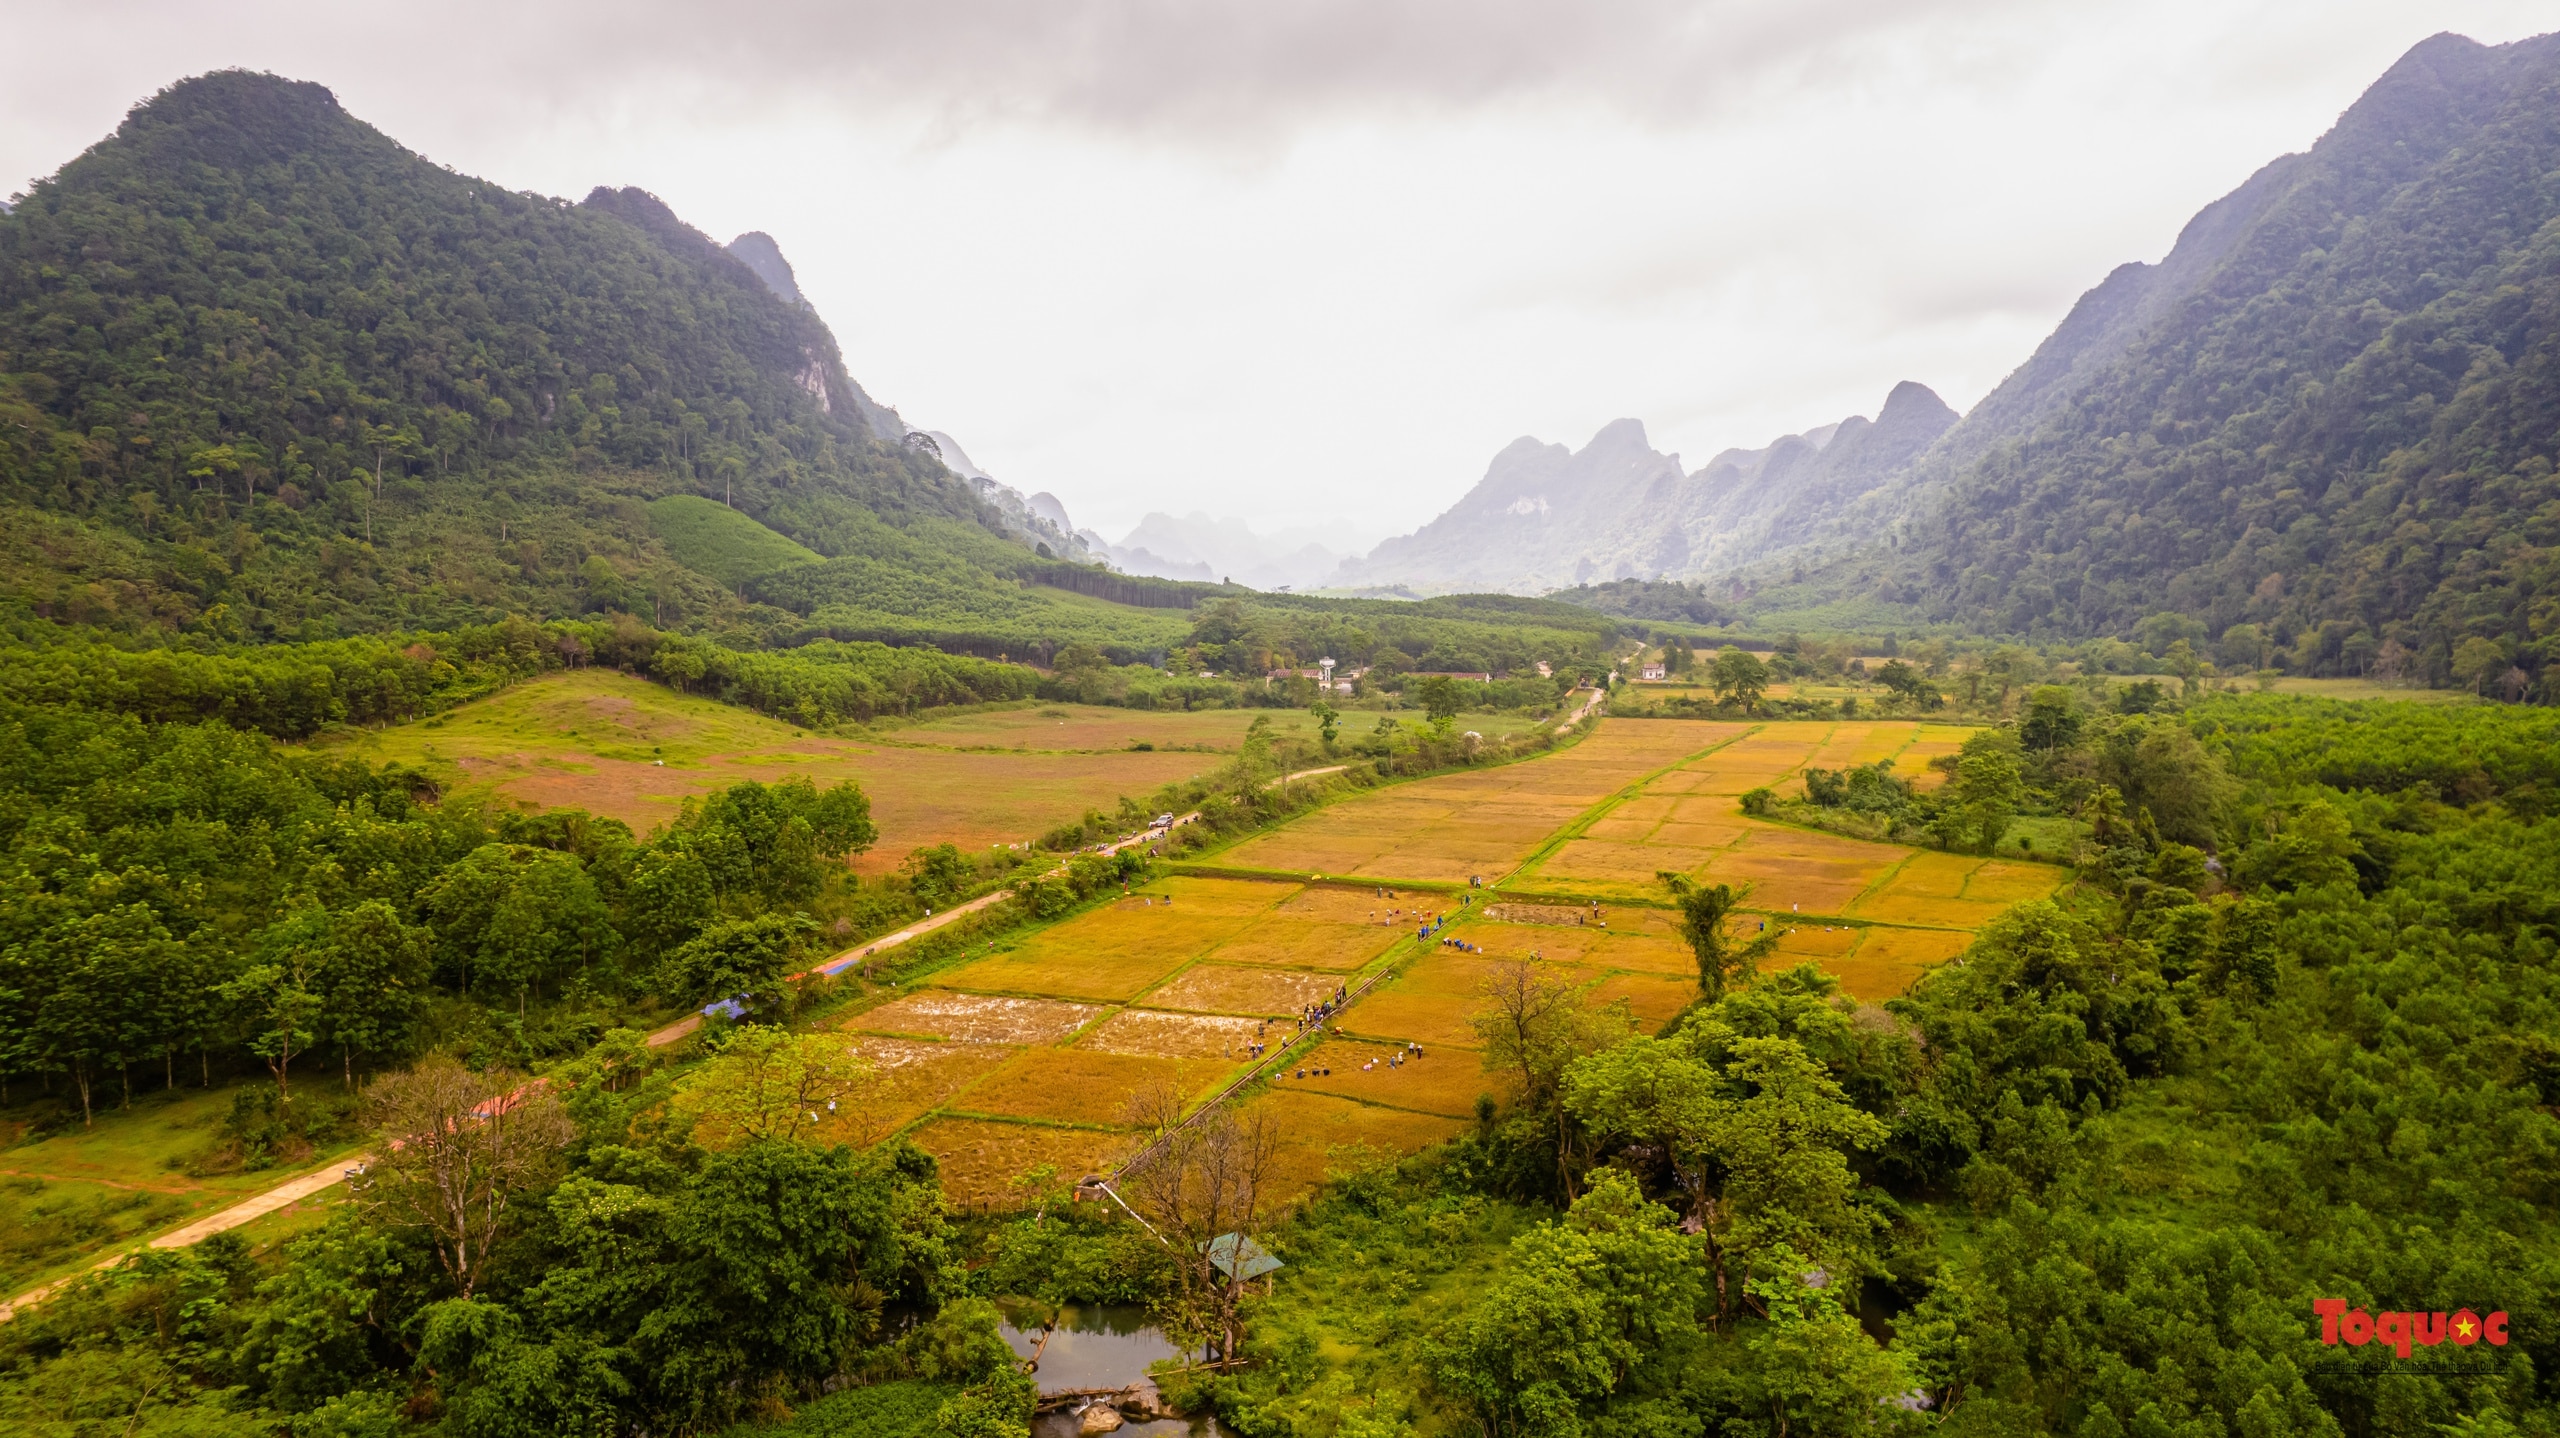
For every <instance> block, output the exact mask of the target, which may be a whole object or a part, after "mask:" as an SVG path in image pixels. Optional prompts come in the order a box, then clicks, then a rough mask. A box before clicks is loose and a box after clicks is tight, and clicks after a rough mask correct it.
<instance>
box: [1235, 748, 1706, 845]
mask: <svg viewBox="0 0 2560 1438" xmlns="http://www.w3.org/2000/svg"><path fill="white" fill-rule="evenodd" d="M1748 727H1749V726H1747V725H1740V724H1731V725H1727V724H1698V723H1692V722H1689V721H1685V720H1671V719H1619V720H1612V721H1610V722H1607V723H1604V724H1602V725H1601V726H1600V728H1599V730H1598V732H1596V733H1594V734H1593V735H1592V736H1591V737H1590V738H1588V739H1585V740H1583V741H1582V742H1581V743H1579V744H1576V745H1574V746H1573V747H1572V748H1569V749H1566V750H1563V751H1562V752H1559V753H1556V754H1553V755H1548V756H1544V757H1541V758H1537V759H1531V760H1527V761H1524V762H1521V763H1517V764H1504V765H1500V766H1497V767H1494V768H1490V769H1480V770H1471V771H1469V772H1466V773H1462V774H1447V775H1442V776H1439V777H1437V778H1431V779H1419V780H1415V781H1413V782H1411V783H1406V784H1396V785H1391V786H1389V787H1387V788H1384V789H1380V790H1377V791H1376V792H1373V793H1369V794H1363V795H1360V796H1358V797H1356V798H1352V799H1346V800H1344V801H1342V802H1341V803H1337V804H1331V805H1328V806H1326V807H1325V808H1322V809H1319V810H1317V811H1315V812H1314V813H1312V814H1309V815H1307V816H1305V817H1304V818H1301V819H1299V820H1297V821H1296V822H1294V823H1290V824H1286V825H1283V826H1282V827H1280V828H1279V829H1276V830H1273V831H1272V832H1270V833H1267V834H1261V835H1257V836H1255V837H1252V838H1249V839H1247V840H1245V841H1244V842H1243V843H1241V844H1238V845H1236V846H1234V847H1233V848H1230V849H1227V850H1225V851H1223V852H1222V853H1220V854H1218V855H1217V862H1218V863H1219V864H1221V865H1223V866H1229V867H1237V868H1247V869H1259V870H1264V871H1268V872H1276V873H1290V874H1328V875H1342V876H1350V877H1354V878H1378V879H1404V880H1413V881H1417V882H1423V883H1464V882H1466V881H1467V880H1468V879H1470V878H1475V877H1481V878H1483V879H1484V880H1485V881H1486V882H1488V883H1491V882H1493V881H1495V880H1496V879H1498V878H1500V877H1501V876H1504V875H1507V874H1509V873H1511V872H1512V871H1514V870H1515V869H1517V868H1518V867H1519V866H1520V864H1521V862H1522V861H1523V860H1525V859H1527V858H1528V857H1529V856H1530V855H1531V854H1532V853H1534V852H1535V851H1536V850H1537V848H1538V846H1539V845H1541V844H1542V843H1544V842H1545V841H1546V839H1547V836H1548V835H1550V834H1553V833H1554V832H1555V831H1556V830H1557V829H1559V828H1562V827H1563V826H1565V825H1567V824H1570V823H1572V822H1573V821H1574V820H1575V819H1576V818H1578V817H1580V816H1581V815H1582V814H1583V813H1584V812H1585V811H1587V810H1589V809H1591V808H1592V807H1593V806H1594V805H1597V804H1599V803H1601V802H1602V801H1603V800H1606V799H1608V798H1609V797H1611V796H1612V795H1614V794H1616V793H1618V792H1619V791H1620V790H1622V789H1624V788H1626V787H1627V786H1628V785H1630V784H1634V783H1638V782H1640V781H1642V780H1643V779H1645V778H1646V777H1648V776H1649V775H1651V774H1653V773H1654V772H1655V771H1657V770H1660V769H1662V768H1665V767H1667V766H1669V765H1672V764H1675V763H1677V762H1679V761H1680V760H1681V759H1682V758H1684V757H1686V756H1687V755H1689V754H1692V753H1694V752H1696V751H1697V749H1698V748H1699V747H1701V746H1702V745H1706V744H1711V743H1715V742H1717V741H1718V740H1719V739H1723V738H1728V737H1731V736H1732V735H1736V734H1740V733H1742V732H1744V731H1745V730H1747V729H1748Z"/></svg>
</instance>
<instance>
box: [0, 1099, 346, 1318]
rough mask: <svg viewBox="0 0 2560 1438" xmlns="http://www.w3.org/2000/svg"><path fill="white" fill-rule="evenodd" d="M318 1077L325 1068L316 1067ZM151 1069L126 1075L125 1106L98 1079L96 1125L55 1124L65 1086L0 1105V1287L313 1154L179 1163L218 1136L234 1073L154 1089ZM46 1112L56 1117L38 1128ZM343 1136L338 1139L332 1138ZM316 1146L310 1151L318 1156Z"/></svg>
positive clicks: (209, 1202)
mask: <svg viewBox="0 0 2560 1438" xmlns="http://www.w3.org/2000/svg"><path fill="white" fill-rule="evenodd" d="M314 1077H315V1078H316V1080H317V1081H319V1082H321V1083H323V1084H324V1085H325V1084H326V1083H327V1082H328V1080H329V1078H330V1077H331V1076H330V1075H328V1074H325V1073H322V1074H318V1075H315V1076H314ZM160 1081H161V1075H160V1073H159V1071H158V1070H157V1069H153V1070H149V1071H138V1072H136V1074H135V1075H134V1086H135V1089H136V1092H135V1094H134V1096H133V1107H131V1108H130V1109H125V1108H118V1107H115V1106H114V1105H115V1103H116V1099H117V1091H116V1089H115V1087H114V1085H113V1083H112V1082H110V1083H109V1084H108V1085H106V1086H104V1087H103V1088H102V1089H101V1090H100V1092H99V1094H98V1100H99V1102H100V1104H101V1107H100V1109H99V1111H98V1114H97V1122H96V1126H95V1127H92V1128H86V1129H84V1128H82V1127H81V1126H80V1119H79V1114H78V1111H77V1109H76V1108H74V1109H73V1110H72V1111H71V1112H70V1115H69V1126H68V1127H60V1126H58V1125H59V1123H60V1116H61V1113H62V1106H63V1102H64V1100H63V1095H61V1094H60V1093H56V1094H54V1095H52V1096H50V1097H47V1096H43V1095H40V1094H37V1093H35V1092H34V1091H32V1090H29V1089H26V1088H23V1087H20V1088H17V1089H15V1090H14V1091H13V1092H12V1094H11V1097H12V1098H13V1099H16V1100H17V1102H15V1103H13V1104H11V1105H10V1106H9V1107H8V1108H6V1109H0V1297H6V1296H8V1295H12V1294H16V1293H18V1292H21V1291H23V1290H25V1289H27V1288H29V1287H32V1286H34V1285H35V1284H37V1283H41V1282H44V1281H47V1280H49V1279H52V1278H55V1277H58V1276H60V1275H62V1274H64V1273H68V1272H71V1271H73V1270H75V1269H77V1268H80V1267H82V1266H84V1265H86V1264H87V1263H89V1262H91V1261H93V1260H94V1259H95V1258H96V1257H98V1256H99V1255H101V1254H103V1253H105V1252H106V1251H107V1250H108V1249H109V1248H111V1247H113V1246H114V1245H116V1244H117V1243H120V1242H122V1241H125V1240H127V1239H133V1238H138V1237H140V1236H142V1235H143V1234H146V1233H154V1232H158V1231H160V1230H162V1229H166V1228H170V1227H173V1226H175V1225H176V1224H178V1223H180V1222H182V1221H185V1220H190V1219H195V1218H201V1217H203V1216H204V1215H205V1214H208V1213H211V1212H213V1211H215V1210H216V1209H219V1208H223V1207H225V1206H227V1205H229V1204H231V1203H233V1202H236V1201H238V1200H239V1199H242V1198H246V1197H248V1196H249V1195H251V1194H254V1193H261V1192H264V1191H265V1190H267V1189H270V1188H273V1187H274V1186H275V1185H276V1184H278V1183H280V1182H282V1181H283V1180H284V1178H286V1177H287V1176H289V1175H291V1174H293V1173H296V1172H299V1171H301V1170H303V1169H305V1168H307V1167H309V1164H310V1162H311V1160H305V1161H300V1162H296V1163H292V1164H286V1165H281V1166H279V1167H275V1168H270V1169H267V1170H264V1171H259V1172H236V1173H220V1174H206V1175H197V1174H193V1173H190V1172H188V1170H189V1169H191V1168H194V1167H196V1166H198V1164H199V1163H200V1162H201V1161H202V1160H204V1159H205V1158H207V1157H209V1156H210V1151H211V1149H212V1148H213V1146H214V1145H215V1144H216V1143H217V1142H219V1136H220V1134H221V1132H222V1123H223V1118H224V1115H226V1114H228V1113H229V1112H230V1110H231V1100H232V1095H233V1094H234V1093H235V1092H237V1091H238V1090H239V1089H240V1088H241V1087H242V1086H243V1084H241V1083H239V1082H228V1083H225V1084H223V1085H222V1086H220V1087H218V1088H214V1089H210V1090H206V1089H198V1088H193V1087H189V1086H187V1085H188V1084H189V1083H190V1081H191V1080H190V1076H189V1075H188V1074H187V1073H186V1072H185V1070H184V1067H183V1065H182V1066H181V1070H180V1074H179V1082H180V1085H181V1086H180V1087H179V1088H177V1089H175V1090H165V1089H162V1088H160V1086H159V1085H160ZM47 1117H50V1118H52V1119H53V1120H54V1123H55V1124H56V1125H57V1126H54V1127H52V1128H51V1130H50V1131H49V1132H37V1131H36V1127H35V1126H36V1125H37V1123H38V1122H39V1121H40V1120H42V1119H45V1118H47ZM341 1147H343V1145H341ZM316 1157H317V1156H315V1158H316Z"/></svg>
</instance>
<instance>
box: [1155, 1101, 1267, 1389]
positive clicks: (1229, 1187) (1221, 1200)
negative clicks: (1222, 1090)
mask: <svg viewBox="0 0 2560 1438" xmlns="http://www.w3.org/2000/svg"><path fill="white" fill-rule="evenodd" d="M1186 1106H1187V1098H1186V1096H1185V1095H1184V1094H1183V1093H1182V1091H1181V1090H1180V1089H1179V1088H1177V1087H1175V1086H1174V1085H1172V1084H1170V1083H1159V1084H1157V1085H1154V1086H1152V1087H1149V1088H1145V1089H1141V1090H1140V1091H1139V1092H1138V1094H1137V1095H1136V1096H1135V1097H1134V1098H1133V1099H1132V1100H1131V1102H1130V1116H1131V1118H1132V1119H1133V1120H1134V1121H1135V1122H1136V1123H1137V1125H1138V1126H1139V1127H1140V1128H1141V1129H1142V1130H1144V1131H1147V1132H1151V1133H1153V1134H1155V1135H1156V1136H1157V1138H1156V1142H1155V1143H1154V1144H1153V1145H1151V1146H1150V1147H1149V1148H1148V1149H1147V1150H1146V1151H1145V1152H1143V1153H1142V1154H1141V1156H1140V1157H1139V1158H1138V1159H1137V1161H1136V1162H1135V1164H1134V1165H1133V1166H1132V1167H1131V1168H1130V1169H1129V1170H1128V1172H1127V1173H1126V1174H1125V1175H1124V1177H1123V1180H1122V1181H1123V1183H1124V1184H1125V1186H1126V1187H1127V1189H1128V1191H1129V1195H1130V1197H1131V1199H1132V1200H1133V1202H1134V1204H1135V1206H1136V1208H1137V1210H1138V1212H1139V1213H1141V1214H1142V1215H1144V1216H1145V1218H1146V1220H1147V1222H1148V1223H1149V1224H1151V1225H1152V1226H1153V1227H1154V1229H1155V1231H1156V1233H1157V1235H1158V1236H1159V1237H1160V1238H1162V1239H1163V1240H1164V1241H1165V1243H1166V1245H1167V1246H1168V1247H1169V1248H1171V1250H1172V1252H1173V1260H1174V1262H1173V1269H1174V1273H1175V1274H1176V1276H1177V1287H1176V1291H1175V1293H1174V1294H1173V1295H1172V1296H1171V1299H1170V1301H1169V1302H1168V1303H1166V1304H1165V1309H1166V1313H1167V1320H1166V1324H1165V1326H1166V1327H1167V1328H1168V1329H1169V1330H1171V1331H1173V1332H1175V1333H1177V1334H1179V1335H1181V1337H1182V1338H1183V1339H1184V1340H1185V1341H1186V1344H1187V1345H1190V1346H1206V1347H1207V1348H1208V1349H1209V1351H1210V1354H1211V1356H1212V1357H1213V1358H1215V1359H1220V1360H1223V1359H1228V1358H1233V1357H1235V1356H1236V1355H1237V1354H1238V1353H1239V1352H1240V1351H1241V1349H1242V1346H1243V1342H1244V1321H1243V1306H1244V1297H1245V1285H1246V1284H1247V1283H1248V1282H1249V1281H1250V1279H1249V1277H1248V1275H1247V1274H1246V1273H1245V1265H1244V1264H1243V1263H1242V1262H1240V1261H1232V1260H1234V1259H1235V1258H1237V1257H1238V1256H1239V1255H1240V1254H1241V1253H1242V1251H1243V1245H1244V1244H1246V1243H1250V1242H1251V1241H1252V1240H1253V1239H1254V1237H1255V1235H1256V1234H1258V1233H1260V1232H1261V1231H1262V1220H1263V1216H1264V1209H1265V1207H1266V1206H1267V1205H1268V1204H1269V1202H1270V1200H1271V1198H1272V1194H1271V1189H1272V1188H1273V1187H1274V1186H1275V1185H1276V1184H1277V1182H1278V1180H1279V1177H1280V1171H1279V1170H1280V1131H1279V1124H1278V1120H1277V1119H1275V1118H1274V1117H1273V1115H1272V1113H1271V1111H1270V1110H1269V1109H1268V1108H1267V1107H1264V1106H1262V1105H1258V1104H1257V1105H1255V1106H1253V1107H1252V1108H1250V1109H1247V1110H1245V1111H1243V1112H1241V1113H1240V1112H1238V1111H1237V1110H1236V1109H1235V1108H1233V1107H1230V1106H1228V1105H1224V1104H1220V1105H1218V1106H1216V1107H1214V1108H1211V1109H1209V1110H1207V1111H1206V1112H1203V1113H1200V1114H1197V1115H1192V1116H1190V1117H1188V1118H1187V1119H1186V1117H1185V1114H1184V1109H1185V1107H1186ZM1221 1259H1228V1260H1230V1261H1228V1262H1226V1263H1225V1264H1224V1266H1223V1267H1221V1262H1220V1260H1221Z"/></svg>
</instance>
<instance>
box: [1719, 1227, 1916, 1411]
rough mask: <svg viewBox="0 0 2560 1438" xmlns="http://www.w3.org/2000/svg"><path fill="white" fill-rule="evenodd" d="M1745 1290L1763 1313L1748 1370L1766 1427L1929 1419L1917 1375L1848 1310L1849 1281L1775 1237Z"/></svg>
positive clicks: (1851, 1290)
mask: <svg viewBox="0 0 2560 1438" xmlns="http://www.w3.org/2000/svg"><path fill="white" fill-rule="evenodd" d="M1766 1267H1767V1269H1768V1275H1767V1276H1766V1277H1759V1278H1754V1279H1752V1280H1751V1281H1750V1284H1749V1285H1748V1288H1749V1291H1750V1294H1751V1296H1752V1298H1753V1299H1754V1300H1756V1301H1757V1302H1758V1304H1759V1306H1760V1308H1761V1309H1762V1311H1764V1312H1765V1313H1766V1314H1767V1315H1768V1321H1767V1322H1766V1323H1765V1324H1763V1325H1761V1326H1760V1327H1758V1328H1756V1329H1754V1330H1753V1331H1752V1333H1751V1336H1750V1339H1749V1345H1750V1351H1751V1358H1752V1374H1753V1377H1754V1379H1755V1380H1756V1382H1757V1386H1758V1387H1759V1389H1760V1392H1761V1395H1762V1398H1763V1401H1765V1402H1766V1403H1767V1404H1768V1407H1769V1418H1770V1422H1771V1424H1772V1425H1773V1428H1772V1431H1774V1432H1777V1433H1803V1434H1851V1433H1894V1432H1918V1431H1920V1430H1922V1429H1923V1428H1925V1427H1927V1426H1929V1425H1928V1421H1927V1419H1926V1417H1925V1416H1924V1415H1923V1414H1922V1412H1921V1410H1920V1407H1919V1405H1918V1404H1917V1403H1914V1402H1912V1401H1911V1400H1913V1399H1914V1398H1916V1397H1918V1396H1920V1392H1921V1389H1920V1383H1919V1379H1918V1377H1917V1376H1916V1375H1915V1374H1914V1372H1913V1371H1912V1367H1911V1364H1910V1361H1909V1359H1908V1358H1907V1357H1906V1356H1905V1355H1904V1354H1903V1353H1902V1352H1901V1351H1900V1350H1898V1349H1893V1348H1879V1347H1877V1346H1876V1343H1875V1340H1874V1339H1871V1338H1869V1337H1868V1336H1867V1334H1866V1330H1865V1329H1863V1328H1861V1327H1860V1326H1859V1324H1858V1318H1857V1314H1856V1313H1854V1312H1853V1311H1851V1307H1850V1295H1851V1294H1853V1293H1854V1292H1855V1291H1856V1290H1855V1287H1854V1284H1853V1283H1852V1282H1851V1281H1849V1280H1847V1279H1846V1278H1845V1277H1844V1276H1843V1275H1840V1274H1837V1273H1833V1272H1829V1271H1827V1270H1825V1269H1823V1268H1821V1267H1820V1266H1818V1265H1816V1264H1815V1263H1813V1262H1812V1261H1811V1260H1809V1259H1807V1258H1805V1257H1804V1256H1803V1255H1801V1254H1799V1253H1797V1252H1795V1251H1794V1250H1792V1249H1790V1248H1788V1247H1786V1246H1785V1245H1784V1244H1780V1245H1778V1246H1776V1247H1774V1248H1772V1249H1771V1250H1770V1252H1769V1254H1768V1255H1767V1263H1766Z"/></svg>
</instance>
